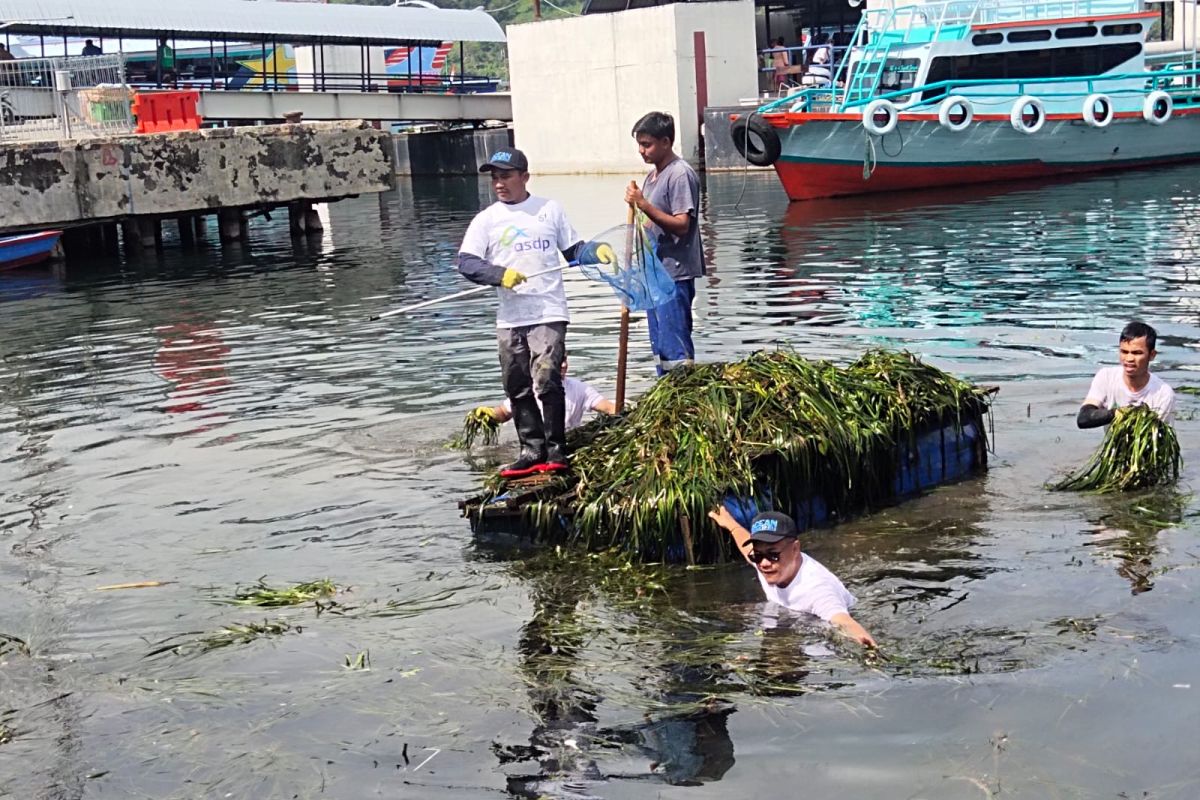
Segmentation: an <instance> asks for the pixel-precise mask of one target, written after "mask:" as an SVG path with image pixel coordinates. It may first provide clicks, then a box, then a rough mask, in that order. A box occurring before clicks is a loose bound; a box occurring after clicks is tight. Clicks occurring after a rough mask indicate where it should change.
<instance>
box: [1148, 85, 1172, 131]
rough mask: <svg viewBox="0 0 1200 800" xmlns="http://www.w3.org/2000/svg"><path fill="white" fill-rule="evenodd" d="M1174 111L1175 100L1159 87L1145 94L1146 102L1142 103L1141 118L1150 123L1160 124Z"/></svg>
mask: <svg viewBox="0 0 1200 800" xmlns="http://www.w3.org/2000/svg"><path fill="white" fill-rule="evenodd" d="M1174 111H1175V101H1174V100H1172V99H1171V95H1169V94H1167V93H1166V92H1164V91H1162V90H1161V89H1159V90H1158V91H1154V92H1151V93H1150V94H1148V95H1146V102H1145V103H1143V104H1142V118H1143V119H1145V120H1146V122H1149V123H1150V124H1151V125H1162V124H1163V123H1164V122H1166V121H1167V120H1169V119H1170V118H1171V114H1172V113H1174Z"/></svg>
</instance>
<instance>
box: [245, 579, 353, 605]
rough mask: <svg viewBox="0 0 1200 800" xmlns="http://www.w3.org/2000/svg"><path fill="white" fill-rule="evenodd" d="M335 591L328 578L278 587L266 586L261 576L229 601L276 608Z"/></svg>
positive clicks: (326, 595) (325, 596)
mask: <svg viewBox="0 0 1200 800" xmlns="http://www.w3.org/2000/svg"><path fill="white" fill-rule="evenodd" d="M336 593H337V586H335V585H334V583H333V581H331V580H329V579H328V578H322V579H321V580H319V581H311V582H309V583H297V584H296V585H294V586H287V587H280V588H275V587H271V586H268V585H267V584H266V582H265V581H264V580H263V578H259V579H258V583H257V584H255V585H254V586H251V587H249V588H247V589H238V590H237V591H235V592H234V594H233V599H232V600H230V601H229V602H231V603H233V604H234V605H238V606H260V607H262V608H278V607H280V606H298V605H301V604H302V603H307V602H309V601H310V600H321V599H324V598H327V597H332V596H333V595H334V594H336Z"/></svg>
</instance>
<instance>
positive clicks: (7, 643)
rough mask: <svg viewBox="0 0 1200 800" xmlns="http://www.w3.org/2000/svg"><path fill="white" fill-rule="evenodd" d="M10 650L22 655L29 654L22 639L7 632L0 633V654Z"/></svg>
mask: <svg viewBox="0 0 1200 800" xmlns="http://www.w3.org/2000/svg"><path fill="white" fill-rule="evenodd" d="M10 650H12V651H14V652H17V653H20V654H21V655H23V656H27V655H29V645H28V644H27V643H26V642H25V640H24V639H21V638H20V637H17V636H13V635H11V634H7V633H0V656H2V655H4V654H5V653H7V652H9V651H10Z"/></svg>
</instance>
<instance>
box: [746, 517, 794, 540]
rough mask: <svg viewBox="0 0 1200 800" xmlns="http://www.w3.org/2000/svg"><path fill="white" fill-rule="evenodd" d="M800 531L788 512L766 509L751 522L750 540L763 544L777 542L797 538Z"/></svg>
mask: <svg viewBox="0 0 1200 800" xmlns="http://www.w3.org/2000/svg"><path fill="white" fill-rule="evenodd" d="M799 536H800V531H798V530H796V523H795V522H793V521H792V518H791V517H789V516H788V515H787V514H783V513H780V512H778V511H764V512H763V513H761V514H759V515H758V516H756V517H755V518H754V520H753V521H752V522H751V523H750V541H752V542H762V543H763V544H775V543H776V542H780V541H783V540H784V539H796V538H798V537H799Z"/></svg>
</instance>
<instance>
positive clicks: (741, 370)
mask: <svg viewBox="0 0 1200 800" xmlns="http://www.w3.org/2000/svg"><path fill="white" fill-rule="evenodd" d="M988 404H989V395H988V392H987V390H985V389H981V388H979V387H975V386H972V385H971V384H968V383H966V382H964V381H962V380H959V379H958V378H955V377H953V376H951V375H949V374H947V373H945V372H943V371H941V370H939V369H937V368H935V367H932V366H929V365H927V364H923V363H922V362H920V361H919V360H918V359H917V358H916V357H914V356H913V355H911V354H909V353H903V352H893V351H884V350H874V351H870V352H868V353H866V354H864V355H863V356H862V357H861V358H859V359H858V360H857V361H855V362H854V363H852V364H850V365H849V366H847V367H838V366H836V365H834V364H831V363H829V362H825V361H808V360H806V359H804V358H802V357H801V356H799V355H797V354H795V353H793V352H790V351H775V352H760V353H755V354H753V355H751V356H749V357H748V358H746V359H744V360H742V361H736V362H730V363H712V364H701V365H696V366H692V367H687V368H682V369H677V370H674V371H672V372H671V373H670V374H668V375H667V376H666V377H664V378H663V379H662V380H660V381H659V382H658V383H657V384H655V386H654V387H653V388H652V389H651V390H650V391H649V392H648V393H647V394H646V395H645V396H643V397H642V398H641V400H640V401H639V402H638V403H637V405H636V407H635V408H633V409H632V410H631V411H628V412H627V413H626V414H625V415H624V416H623V417H621V418H619V419H618V420H615V421H613V422H611V423H607V424H597V425H595V426H587V427H585V428H584V429H583V430H581V431H580V432H578V433H577V435H576V437H575V442H574V454H573V456H572V467H573V468H572V471H571V472H570V473H569V474H567V475H565V476H562V477H559V478H556V479H555V481H554V482H553V483H552V484H551V486H550V487H548V488H547V489H546V490H544V491H541V492H539V498H540V499H539V500H537V501H536V502H533V503H531V504H530V505H529V506H527V509H528V511H527V513H528V519H529V522H530V523H531V524H532V525H533V526H534V527H535V528H536V529H537V530H538V531H539V532H541V533H542V534H544V535H546V536H547V537H548V538H550V537H553V536H554V535H555V530H556V529H560V528H561V518H562V517H565V516H570V517H571V520H572V524H571V526H570V529H571V536H572V537H573V539H574V540H575V541H577V542H579V543H580V544H582V545H583V546H585V547H586V548H587V549H589V550H608V549H616V550H618V551H622V552H626V553H629V554H632V555H636V556H637V557H638V558H640V559H643V560H659V559H662V558H664V557H665V556H666V554H667V549H668V548H669V547H672V546H674V545H673V543H677V542H679V541H680V536H681V532H682V542H683V546H684V547H685V548H686V549H687V550H688V558H687V560H688V561H694V562H715V561H723V560H727V559H728V558H729V556H730V550H731V543H730V542H729V539H728V536H727V535H726V534H724V533H723V532H721V531H720V530H718V529H717V528H716V527H715V525H713V524H712V523H711V522H710V520H709V519H708V517H707V512H708V511H709V510H710V509H712V508H713V507H714V506H715V505H716V504H717V503H718V502H719V501H720V500H721V499H722V498H724V497H725V496H726V495H733V496H737V497H745V498H753V499H755V500H757V501H759V502H760V503H761V504H762V505H763V506H764V507H771V506H773V507H775V508H795V507H797V506H796V504H797V503H798V502H801V501H804V502H808V501H810V499H811V498H813V497H821V498H823V500H824V502H825V503H826V504H827V507H828V509H829V510H830V512H831V513H832V514H833V515H835V516H836V515H842V514H846V513H853V512H857V511H862V510H864V509H868V508H871V507H874V506H877V505H882V504H885V503H887V502H889V501H891V500H892V499H894V485H893V484H894V481H895V476H896V472H897V467H898V464H897V459H898V458H900V455H899V449H898V447H897V445H899V444H904V443H907V444H913V443H915V440H916V437H917V436H918V435H919V434H921V433H924V432H925V431H927V430H933V429H936V428H938V427H944V426H948V425H953V426H958V427H959V428H961V426H963V425H965V424H967V423H969V422H978V421H979V420H980V419H981V417H982V415H983V414H984V413H986V411H987V409H988ZM982 433H983V431H982V430H980V434H981V435H982ZM984 444H985V443H983V442H982V438H981V446H983V445H984Z"/></svg>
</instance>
